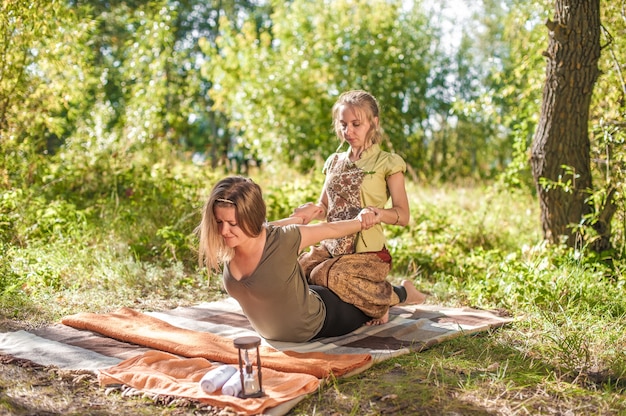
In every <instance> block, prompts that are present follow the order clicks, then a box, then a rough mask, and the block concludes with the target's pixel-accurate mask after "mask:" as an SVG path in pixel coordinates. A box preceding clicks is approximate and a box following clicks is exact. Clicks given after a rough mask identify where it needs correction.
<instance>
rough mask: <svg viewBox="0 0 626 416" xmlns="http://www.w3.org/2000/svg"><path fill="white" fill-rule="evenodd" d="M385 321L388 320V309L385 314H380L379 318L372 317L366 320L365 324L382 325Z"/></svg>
mask: <svg viewBox="0 0 626 416" xmlns="http://www.w3.org/2000/svg"><path fill="white" fill-rule="evenodd" d="M387 322H389V310H387V312H385V314H384V315H383V316H381V317H380V318H372V320H370V321H367V322H366V323H365V325H367V326H373V325H383V324H386V323H387Z"/></svg>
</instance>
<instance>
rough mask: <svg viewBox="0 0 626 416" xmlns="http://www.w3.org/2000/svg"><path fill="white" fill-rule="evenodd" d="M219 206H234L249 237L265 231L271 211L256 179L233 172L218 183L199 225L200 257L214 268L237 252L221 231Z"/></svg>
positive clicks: (201, 263) (239, 220)
mask: <svg viewBox="0 0 626 416" xmlns="http://www.w3.org/2000/svg"><path fill="white" fill-rule="evenodd" d="M215 207H234V208H235V220H236V221H237V225H238V226H239V227H240V228H241V230H242V231H243V232H244V233H245V234H246V235H247V236H249V237H257V236H258V235H259V234H261V231H262V230H263V224H264V223H265V222H266V219H265V216H266V211H267V209H266V207H265V202H264V201H263V194H262V192H261V187H260V186H259V185H257V184H256V183H254V182H253V181H252V179H250V178H245V177H243V176H230V177H227V178H224V179H222V180H220V181H219V182H218V183H216V184H215V186H214V187H213V190H212V191H211V195H210V196H209V199H208V201H207V202H206V204H205V205H204V208H203V211H202V221H201V222H200V225H199V226H198V228H197V229H196V232H197V233H198V234H199V236H200V247H199V250H198V255H199V259H198V261H199V263H200V265H205V266H206V267H207V268H209V269H210V270H219V268H220V264H222V263H224V262H228V261H230V260H231V259H232V257H233V254H234V251H233V249H232V248H230V247H227V246H226V245H225V244H224V239H223V238H222V236H221V235H220V232H219V228H218V225H217V220H216V219H215V212H214V208H215Z"/></svg>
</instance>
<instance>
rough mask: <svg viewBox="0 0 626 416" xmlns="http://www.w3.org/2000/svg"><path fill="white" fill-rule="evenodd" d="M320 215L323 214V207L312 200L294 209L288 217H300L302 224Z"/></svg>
mask: <svg viewBox="0 0 626 416" xmlns="http://www.w3.org/2000/svg"><path fill="white" fill-rule="evenodd" d="M320 215H321V216H323V215H324V209H323V208H322V207H320V206H319V205H317V204H314V203H313V202H307V203H306V204H303V205H300V206H299V207H298V208H296V209H294V210H293V214H291V215H290V217H299V218H302V224H308V223H310V222H311V221H312V220H314V219H315V218H317V217H318V216H320Z"/></svg>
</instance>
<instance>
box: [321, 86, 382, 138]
mask: <svg viewBox="0 0 626 416" xmlns="http://www.w3.org/2000/svg"><path fill="white" fill-rule="evenodd" d="M342 105H343V106H347V107H349V108H350V109H352V110H353V111H354V113H355V114H356V116H357V117H358V118H359V120H362V119H363V118H365V119H367V121H369V123H370V130H369V131H368V132H367V136H366V137H365V140H366V141H368V142H369V144H376V143H380V142H381V141H382V137H383V134H382V129H381V127H380V116H379V114H380V109H379V106H378V100H376V98H375V97H374V96H373V95H372V94H370V93H369V92H367V91H363V90H352V91H347V92H344V93H343V94H341V95H340V96H339V98H337V101H336V102H335V104H334V105H333V109H332V115H333V128H334V130H335V134H336V135H337V138H338V139H339V140H340V143H339V147H341V146H342V145H343V143H344V142H345V140H344V138H343V135H342V134H341V122H340V121H339V109H340V108H341V106H342ZM375 118H378V122H376V120H375Z"/></svg>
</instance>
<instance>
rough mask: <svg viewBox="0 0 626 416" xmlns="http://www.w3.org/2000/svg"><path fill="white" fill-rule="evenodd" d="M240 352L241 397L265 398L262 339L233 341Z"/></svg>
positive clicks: (241, 338)
mask: <svg viewBox="0 0 626 416" xmlns="http://www.w3.org/2000/svg"><path fill="white" fill-rule="evenodd" d="M233 343H234V344H235V347H236V348H237V349H238V350H239V376H240V378H241V397H243V398H247V397H261V396H263V394H264V393H263V386H262V384H261V383H262V379H261V355H260V354H259V345H261V338H259V337H254V336H248V337H239V338H235V340H234V341H233Z"/></svg>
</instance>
